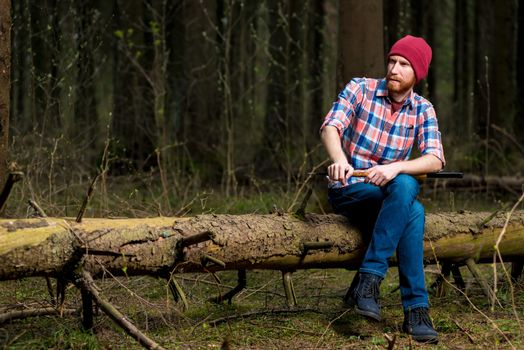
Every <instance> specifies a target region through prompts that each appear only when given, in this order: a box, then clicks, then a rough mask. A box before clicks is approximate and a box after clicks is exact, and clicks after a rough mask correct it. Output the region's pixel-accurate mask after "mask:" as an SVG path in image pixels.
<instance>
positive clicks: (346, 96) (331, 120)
mask: <svg viewBox="0 0 524 350" xmlns="http://www.w3.org/2000/svg"><path fill="white" fill-rule="evenodd" d="M361 83H363V79H361V78H357V79H353V80H351V81H350V82H349V83H348V84H347V85H346V87H345V88H344V90H342V92H341V93H340V94H339V95H338V100H337V101H335V102H334V103H333V107H331V109H330V111H329V112H328V113H327V114H326V116H325V118H324V123H322V126H321V127H320V132H321V133H322V130H324V128H325V127H326V126H328V125H329V126H334V127H335V128H337V130H338V134H339V135H340V136H342V134H343V133H344V130H345V129H346V128H347V127H348V126H349V125H350V123H351V119H352V118H353V117H354V115H355V110H356V108H357V106H358V104H360V103H362V98H363V93H362V87H361Z"/></svg>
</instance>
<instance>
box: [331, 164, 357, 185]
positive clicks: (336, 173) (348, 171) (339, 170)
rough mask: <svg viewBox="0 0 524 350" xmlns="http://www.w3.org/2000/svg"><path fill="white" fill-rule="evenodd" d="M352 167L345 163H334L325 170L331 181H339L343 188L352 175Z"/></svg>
mask: <svg viewBox="0 0 524 350" xmlns="http://www.w3.org/2000/svg"><path fill="white" fill-rule="evenodd" d="M353 171H354V169H353V167H352V166H351V165H349V163H348V162H347V161H346V162H343V161H342V162H334V163H333V164H331V165H330V166H328V168H327V173H328V176H329V179H330V180H331V181H340V182H341V183H342V185H343V186H346V185H347V179H348V178H350V177H351V176H352V175H353Z"/></svg>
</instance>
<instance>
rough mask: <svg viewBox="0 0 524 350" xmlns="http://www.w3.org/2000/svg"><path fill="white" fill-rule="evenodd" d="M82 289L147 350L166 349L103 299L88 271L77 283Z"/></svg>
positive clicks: (84, 272) (83, 272)
mask: <svg viewBox="0 0 524 350" xmlns="http://www.w3.org/2000/svg"><path fill="white" fill-rule="evenodd" d="M76 282H77V283H78V285H79V287H80V288H82V289H83V290H85V291H87V292H89V293H90V294H91V295H92V296H93V299H95V300H96V302H97V304H98V306H99V307H100V309H102V311H104V312H105V313H106V314H107V315H108V316H109V317H110V318H111V319H112V320H113V321H114V322H115V323H116V324H117V325H119V326H120V327H122V329H123V330H124V331H125V332H126V333H127V334H129V335H130V336H131V337H133V338H134V339H136V340H137V341H138V342H139V343H140V344H141V345H142V346H144V347H145V348H146V349H158V350H163V349H164V348H163V347H162V346H160V345H159V344H157V343H156V342H155V341H153V340H151V339H150V338H149V337H148V336H146V335H145V334H144V333H142V332H141V331H140V330H139V329H138V328H136V327H135V325H134V324H132V323H131V322H130V321H128V320H127V318H126V317H125V316H124V314H122V313H121V312H120V311H118V310H117V309H116V308H115V306H114V305H113V304H111V303H110V302H108V301H107V300H105V299H103V298H102V297H101V296H100V294H99V293H98V287H97V286H96V284H95V281H94V280H93V277H92V276H91V274H90V273H89V272H87V271H82V274H81V276H80V278H78V279H77V281H76Z"/></svg>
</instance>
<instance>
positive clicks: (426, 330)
mask: <svg viewBox="0 0 524 350" xmlns="http://www.w3.org/2000/svg"><path fill="white" fill-rule="evenodd" d="M431 56H432V51H431V47H430V46H429V45H428V44H427V43H426V41H425V40H424V39H422V38H419V37H413V36H410V35H407V36H405V37H404V38H402V39H400V40H399V41H397V42H396V43H395V44H394V45H393V46H392V47H391V50H390V51H389V53H388V55H387V75H386V77H385V79H369V78H355V79H352V80H351V81H350V82H349V84H347V85H346V87H345V88H344V90H343V91H342V92H341V93H340V94H339V96H338V100H337V101H336V102H335V103H334V104H333V107H332V108H331V110H330V111H329V113H328V114H327V115H326V117H325V120H324V123H323V124H322V127H321V138H322V142H323V144H324V147H325V149H326V151H327V153H328V155H329V157H330V159H331V161H332V164H331V165H330V166H329V167H328V177H329V180H330V184H329V189H328V199H329V202H330V203H331V205H332V207H333V209H334V210H335V212H337V213H340V214H343V215H345V216H347V217H348V218H349V219H350V221H351V222H353V223H354V224H356V225H357V226H359V227H360V228H361V229H362V231H363V232H368V233H369V234H370V237H369V245H368V248H367V251H366V254H365V256H364V259H363V261H362V264H361V266H360V268H359V270H358V274H357V275H356V277H355V279H354V280H353V283H352V284H351V286H350V288H349V290H348V293H347V294H346V297H345V301H346V303H348V304H349V305H352V306H354V307H355V311H356V312H357V313H358V314H361V315H363V316H366V317H369V318H371V319H374V320H377V321H380V320H381V312H380V305H379V290H380V283H381V281H382V279H383V278H384V276H385V275H386V272H387V270H388V259H389V258H390V257H391V256H392V255H393V254H394V253H395V252H396V254H397V262H398V271H399V280H400V294H401V299H402V306H403V309H404V323H403V325H402V329H403V331H404V332H406V333H408V334H409V335H411V336H412V337H413V339H415V340H417V341H421V342H432V343H435V342H437V341H438V335H437V332H436V331H435V329H434V328H433V324H432V322H431V319H430V317H429V311H428V310H429V299H428V292H427V288H426V285H425V280H424V265H423V238H424V207H423V206H422V205H421V204H420V202H419V201H418V200H417V198H416V197H417V194H418V192H419V184H418V182H417V180H416V179H415V178H414V177H413V175H419V174H425V173H430V172H436V171H439V170H441V169H442V168H443V166H444V164H445V159H444V152H443V148H442V143H441V137H440V132H439V130H438V124H437V118H436V114H435V110H434V108H433V105H432V104H431V103H430V102H429V101H428V100H426V99H425V98H424V97H422V96H420V95H418V94H417V93H415V92H414V91H413V87H414V86H415V84H416V83H418V82H420V81H421V80H422V79H424V78H425V77H426V76H427V73H428V68H429V64H430V62H431ZM415 141H416V144H417V146H418V149H419V150H420V156H419V157H418V158H416V159H412V160H410V159H409V157H410V153H411V150H412V148H413V145H414V143H415ZM354 170H365V172H366V176H365V177H355V176H352V175H353V172H354Z"/></svg>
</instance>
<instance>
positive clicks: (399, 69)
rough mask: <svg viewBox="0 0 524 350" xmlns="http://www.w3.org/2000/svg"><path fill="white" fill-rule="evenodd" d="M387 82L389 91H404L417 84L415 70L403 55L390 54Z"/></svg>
mask: <svg viewBox="0 0 524 350" xmlns="http://www.w3.org/2000/svg"><path fill="white" fill-rule="evenodd" d="M386 82H387V86H388V91H389V92H394V93H404V92H407V91H409V90H410V89H411V88H413V86H414V85H415V82H416V78H415V71H414V70H413V68H412V67H411V64H410V63H409V61H408V60H407V59H405V58H404V57H402V56H390V57H389V59H388V74H387V75H386Z"/></svg>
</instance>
